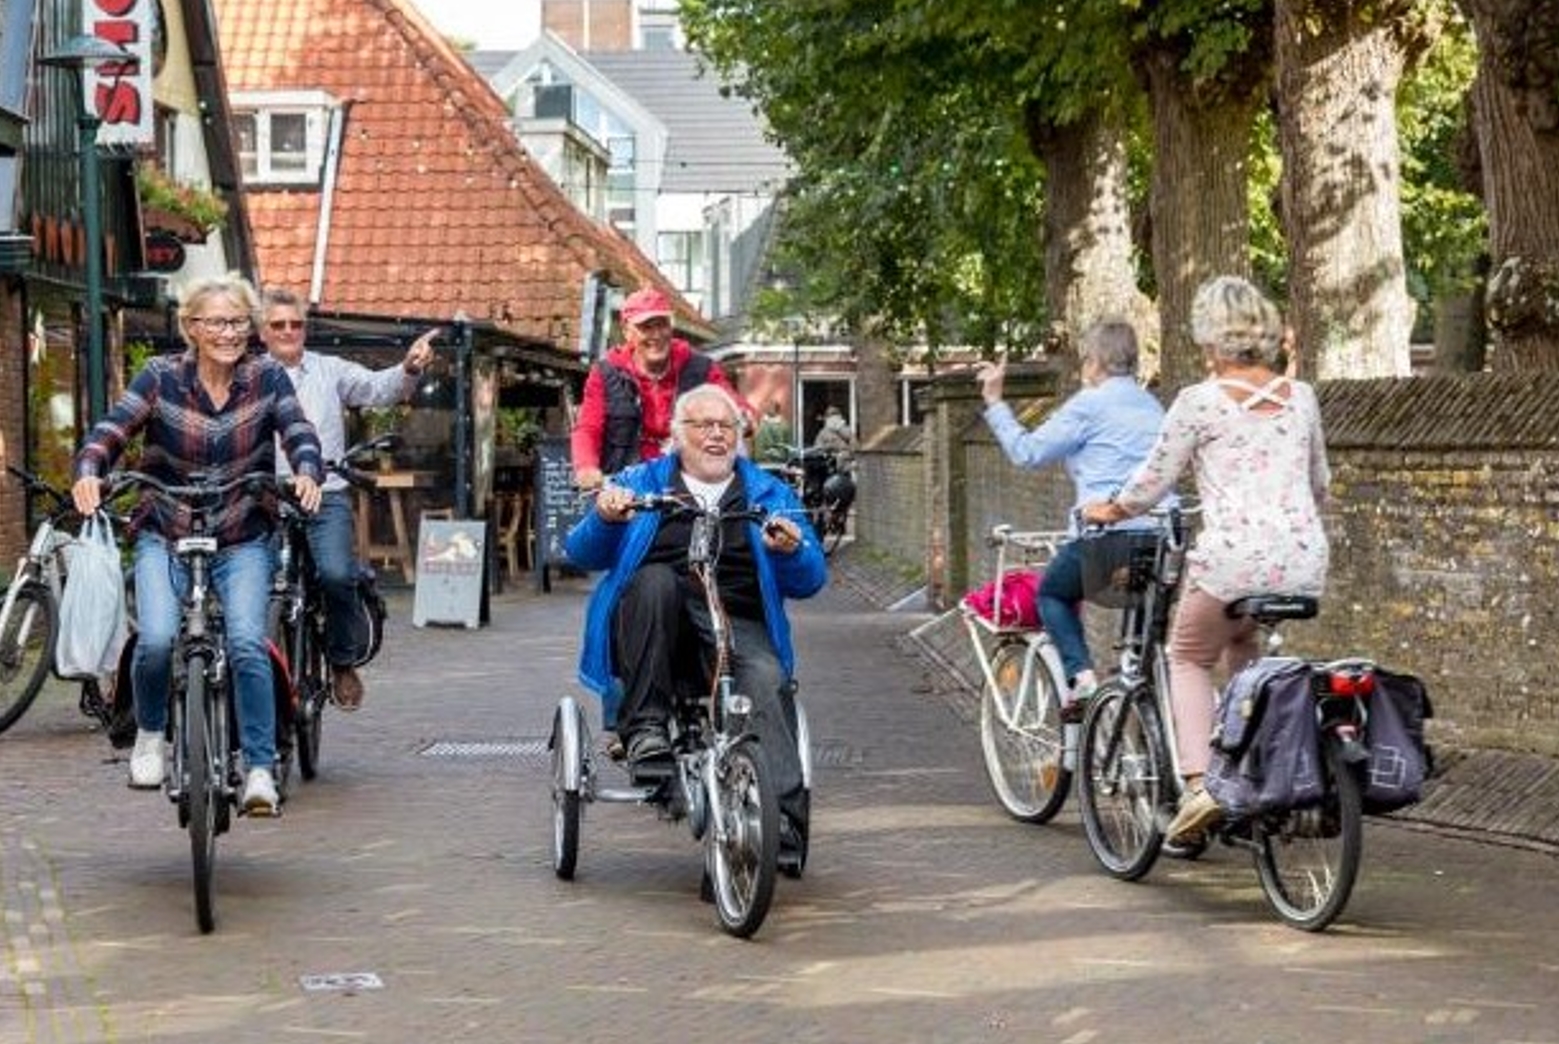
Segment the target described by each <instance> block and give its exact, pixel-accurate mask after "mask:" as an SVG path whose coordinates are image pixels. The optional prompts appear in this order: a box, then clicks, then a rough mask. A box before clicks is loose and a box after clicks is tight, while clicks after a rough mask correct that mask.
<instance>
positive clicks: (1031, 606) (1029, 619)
mask: <svg viewBox="0 0 1559 1044" xmlns="http://www.w3.org/2000/svg"><path fill="white" fill-rule="evenodd" d="M1043 576H1044V574H1043V573H1042V572H1041V571H1040V570H1038V569H1016V570H1013V571H1012V572H1010V573H1008V574H1007V575H1006V576H1004V577H1003V578H1002V579H1001V581H1000V586H1001V607H1000V615H998V613H997V606H996V587H997V581H995V580H992V581H991V582H990V583H988V584H986V585H985V586H984V587H978V588H975V589H974V590H973V591H970V592H969V593H968V594H966V595H964V599H963V601H964V605H967V606H968V607H969V608H970V609H972V610H974V611H975V612H976V613H978V614H979V615H980V616H983V617H984V618H985V619H987V620H990V621H991V622H992V623H994V624H995V625H996V626H998V627H1030V628H1034V627H1038V626H1039V581H1040V579H1041V577H1043Z"/></svg>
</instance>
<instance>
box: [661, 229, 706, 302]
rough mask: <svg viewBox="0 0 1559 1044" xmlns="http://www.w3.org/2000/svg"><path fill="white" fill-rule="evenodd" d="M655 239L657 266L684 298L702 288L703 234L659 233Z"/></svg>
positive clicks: (700, 290)
mask: <svg viewBox="0 0 1559 1044" xmlns="http://www.w3.org/2000/svg"><path fill="white" fill-rule="evenodd" d="M656 239H657V240H658V242H657V243H656V247H655V253H656V254H657V255H658V256H657V258H656V264H657V266H658V267H659V268H660V270H661V271H662V272H663V273H665V276H666V278H667V279H670V280H671V282H672V284H673V285H674V286H676V288H677V290H678V291H679V292H681V293H682V294H683V295H684V296H694V295H697V294H699V293H701V292H702V291H703V289H704V234H703V233H702V232H698V231H695V232H662V233H660V234H659V235H658V236H657V237H656Z"/></svg>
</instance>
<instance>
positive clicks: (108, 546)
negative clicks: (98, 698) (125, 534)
mask: <svg viewBox="0 0 1559 1044" xmlns="http://www.w3.org/2000/svg"><path fill="white" fill-rule="evenodd" d="M71 550H72V552H73V553H72V554H71V556H70V573H69V575H68V576H67V577H66V578H65V593H64V595H63V596H62V597H61V598H60V634H59V640H58V641H57V642H56V643H55V646H54V669H55V670H56V671H57V672H58V673H59V675H60V677H62V678H91V677H97V676H98V675H101V674H107V673H108V672H109V671H112V670H113V669H114V668H115V667H116V666H117V665H118V662H119V651H120V650H121V649H122V648H124V643H125V640H126V638H127V637H128V636H129V621H128V619H127V618H126V614H125V584H124V571H123V569H121V568H120V564H119V545H118V543H116V542H115V540H114V527H113V523H111V522H110V521H109V520H108V516H107V515H104V514H103V513H102V512H101V511H99V512H97V513H95V514H93V515H92V517H91V518H89V519H87V520H86V521H85V522H83V523H81V537H80V539H79V540H78V541H77V543H76V544H75V546H74V547H73V548H72V549H71Z"/></svg>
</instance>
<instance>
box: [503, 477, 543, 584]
mask: <svg viewBox="0 0 1559 1044" xmlns="http://www.w3.org/2000/svg"><path fill="white" fill-rule="evenodd" d="M496 499H497V504H498V548H499V550H501V551H502V552H503V561H504V567H505V568H506V569H507V570H508V572H509V575H510V576H516V575H518V574H519V572H520V549H521V545H522V541H523V546H524V551H525V568H527V569H529V568H530V565H531V563H532V562H533V561H535V540H536V538H535V534H534V532H533V530H532V529H531V524H530V514H531V511H530V508H531V495H530V493H529V492H528V491H527V492H522V493H502V494H499V496H498V497H497V498H496Z"/></svg>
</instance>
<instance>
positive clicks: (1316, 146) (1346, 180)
mask: <svg viewBox="0 0 1559 1044" xmlns="http://www.w3.org/2000/svg"><path fill="white" fill-rule="evenodd" d="M1394 6H1396V5H1392V4H1386V5H1384V8H1383V6H1382V5H1381V4H1376V5H1373V6H1370V7H1359V6H1357V5H1355V4H1352V3H1349V2H1347V0H1278V3H1277V8H1276V22H1277V25H1276V34H1277V48H1276V50H1277V76H1278V90H1277V97H1278V107H1279V112H1278V117H1279V119H1278V125H1279V128H1280V135H1281V136H1280V141H1281V145H1282V154H1283V180H1282V186H1283V226H1284V231H1285V233H1286V235H1287V238H1288V259H1289V263H1288V300H1289V316H1288V319H1289V323H1290V325H1292V326H1293V327H1294V331H1295V334H1296V336H1297V340H1298V344H1299V361H1300V362H1299V365H1300V372H1302V373H1304V374H1305V375H1307V376H1313V377H1315V378H1317V379H1320V380H1327V379H1331V378H1340V377H1354V378H1363V377H1401V376H1406V375H1407V374H1408V373H1409V372H1411V362H1410V344H1411V341H1412V332H1413V301H1412V299H1411V298H1410V297H1409V296H1408V292H1407V277H1406V271H1407V267H1406V264H1405V262H1404V259H1403V255H1402V214H1401V189H1402V164H1401V157H1400V155H1399V153H1398V149H1397V125H1396V108H1395V106H1396V95H1397V86H1398V84H1399V83H1400V82H1401V79H1402V74H1403V71H1404V70H1405V69H1406V68H1407V62H1408V57H1409V53H1410V49H1413V48H1416V47H1417V46H1418V40H1417V39H1416V33H1415V30H1414V26H1415V25H1416V24H1417V23H1415V22H1414V21H1412V20H1410V19H1405V18H1403V17H1402V15H1404V14H1406V13H1407V12H1402V11H1392V10H1388V9H1386V8H1391V7H1394ZM1410 34H1411V35H1410Z"/></svg>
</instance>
